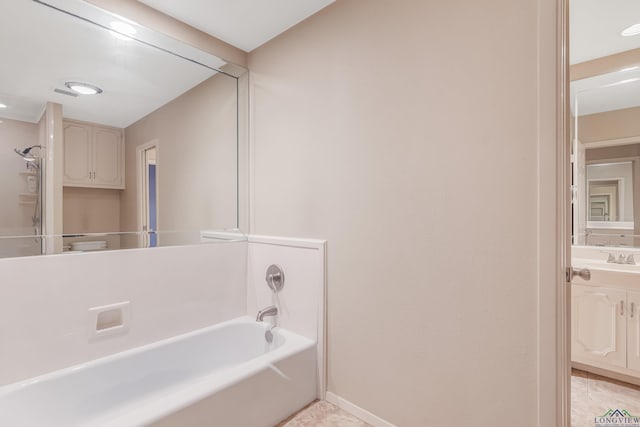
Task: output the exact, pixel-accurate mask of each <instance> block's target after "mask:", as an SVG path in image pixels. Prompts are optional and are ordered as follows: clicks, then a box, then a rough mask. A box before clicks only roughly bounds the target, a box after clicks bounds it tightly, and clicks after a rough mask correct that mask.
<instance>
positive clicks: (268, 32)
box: [138, 0, 335, 52]
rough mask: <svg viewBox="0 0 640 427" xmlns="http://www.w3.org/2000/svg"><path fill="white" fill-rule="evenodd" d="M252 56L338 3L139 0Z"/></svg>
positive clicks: (318, 0) (330, 0)
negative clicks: (290, 30) (270, 41)
mask: <svg viewBox="0 0 640 427" xmlns="http://www.w3.org/2000/svg"><path fill="white" fill-rule="evenodd" d="M138 1H140V2H141V3H145V4H146V5H148V6H151V7H152V8H154V9H156V10H159V11H161V12H164V13H166V14H167V15H170V16H173V17H174V18H176V19H179V20H180V21H182V22H185V23H187V24H189V25H191V26H192V27H195V28H197V29H199V30H201V31H204V32H205V33H209V34H211V35H212V36H214V37H217V38H219V39H220V40H224V41H225V42H227V43H229V44H231V45H233V46H235V47H237V48H239V49H242V50H244V51H246V52H251V51H252V50H253V49H255V48H257V47H258V46H260V45H262V44H263V43H266V42H267V41H269V40H271V39H272V38H274V37H275V36H277V35H278V34H281V33H283V32H284V31H286V30H287V29H289V28H291V27H293V26H294V25H296V24H297V23H298V22H301V21H303V20H304V19H306V18H308V17H309V16H311V15H313V14H314V13H316V12H318V11H319V10H320V9H323V8H324V7H326V6H328V5H329V4H331V3H333V2H334V1H335V0H269V1H266V0H233V1H229V0H181V1H175V0H138Z"/></svg>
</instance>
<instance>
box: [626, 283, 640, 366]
mask: <svg viewBox="0 0 640 427" xmlns="http://www.w3.org/2000/svg"><path fill="white" fill-rule="evenodd" d="M627 304H628V305H629V313H628V316H627V367H628V368H629V369H634V370H636V371H640V313H639V312H638V310H639V309H640V292H633V291H628V292H627Z"/></svg>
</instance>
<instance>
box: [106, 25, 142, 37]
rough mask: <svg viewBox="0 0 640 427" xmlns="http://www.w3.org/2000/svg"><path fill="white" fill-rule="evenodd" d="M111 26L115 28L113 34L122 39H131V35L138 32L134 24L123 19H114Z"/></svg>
mask: <svg viewBox="0 0 640 427" xmlns="http://www.w3.org/2000/svg"><path fill="white" fill-rule="evenodd" d="M109 26H110V27H111V28H112V29H113V30H114V31H112V32H111V34H113V36H114V37H115V38H117V39H120V40H131V36H133V35H134V34H135V33H136V32H137V31H136V29H135V28H133V26H131V25H129V24H127V23H126V22H122V21H113V22H112V23H111V24H109ZM116 31H117V32H116Z"/></svg>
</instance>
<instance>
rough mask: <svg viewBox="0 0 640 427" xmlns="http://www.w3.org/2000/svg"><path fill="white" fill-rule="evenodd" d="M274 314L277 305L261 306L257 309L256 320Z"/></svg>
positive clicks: (260, 320) (276, 311) (276, 310)
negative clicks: (261, 307)
mask: <svg viewBox="0 0 640 427" xmlns="http://www.w3.org/2000/svg"><path fill="white" fill-rule="evenodd" d="M276 314H278V307H276V306H275V305H270V306H269V307H266V308H263V309H262V310H260V311H258V315H257V316H256V322H262V320H263V319H264V318H265V317H266V316H275V315H276Z"/></svg>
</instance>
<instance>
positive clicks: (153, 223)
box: [138, 141, 159, 248]
mask: <svg viewBox="0 0 640 427" xmlns="http://www.w3.org/2000/svg"><path fill="white" fill-rule="evenodd" d="M158 157H159V156H158V145H157V142H155V141H154V142H151V143H148V144H145V145H144V146H142V147H139V148H138V186H139V187H138V188H139V191H138V194H139V201H138V206H139V220H138V222H139V230H140V231H141V245H140V246H141V247H145V248H154V247H157V246H158V244H159V236H158Z"/></svg>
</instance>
